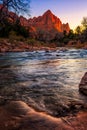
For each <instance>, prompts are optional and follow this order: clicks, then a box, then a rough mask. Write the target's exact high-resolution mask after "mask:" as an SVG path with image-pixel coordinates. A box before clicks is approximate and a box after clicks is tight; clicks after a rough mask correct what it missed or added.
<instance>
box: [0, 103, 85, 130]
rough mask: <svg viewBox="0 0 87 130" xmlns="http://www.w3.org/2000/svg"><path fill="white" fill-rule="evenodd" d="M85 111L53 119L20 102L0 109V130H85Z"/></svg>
mask: <svg viewBox="0 0 87 130" xmlns="http://www.w3.org/2000/svg"><path fill="white" fill-rule="evenodd" d="M86 125H87V111H83V112H79V113H78V114H77V115H75V116H67V117H61V118H54V117H52V116H49V115H47V114H46V113H42V112H36V111H35V110H34V109H32V108H31V107H29V106H28V105H27V104H26V103H24V102H22V101H11V102H10V103H8V104H6V105H4V106H1V107H0V130H79V129H80V130H86Z"/></svg>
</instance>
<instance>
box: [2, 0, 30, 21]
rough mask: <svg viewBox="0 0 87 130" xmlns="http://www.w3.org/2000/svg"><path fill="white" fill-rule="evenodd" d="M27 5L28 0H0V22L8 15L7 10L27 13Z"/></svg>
mask: <svg viewBox="0 0 87 130" xmlns="http://www.w3.org/2000/svg"><path fill="white" fill-rule="evenodd" d="M29 5H30V0H0V23H1V22H3V20H4V18H6V17H8V16H9V11H12V12H14V13H16V14H17V15H19V14H23V13H27V14H29Z"/></svg>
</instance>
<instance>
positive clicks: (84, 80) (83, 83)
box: [79, 72, 87, 95]
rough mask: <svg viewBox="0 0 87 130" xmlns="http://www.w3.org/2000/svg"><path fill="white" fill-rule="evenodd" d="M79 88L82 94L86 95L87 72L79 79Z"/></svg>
mask: <svg viewBox="0 0 87 130" xmlns="http://www.w3.org/2000/svg"><path fill="white" fill-rule="evenodd" d="M79 90H80V92H82V93H83V94H85V95H87V72H86V73H85V74H84V76H83V77H82V79H81V82H80V85H79Z"/></svg>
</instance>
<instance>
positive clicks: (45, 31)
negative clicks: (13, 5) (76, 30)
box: [20, 10, 70, 41]
mask: <svg viewBox="0 0 87 130" xmlns="http://www.w3.org/2000/svg"><path fill="white" fill-rule="evenodd" d="M20 22H21V25H23V26H25V27H27V28H29V31H30V35H31V37H33V38H34V37H35V38H36V37H37V39H39V40H45V41H50V40H52V39H55V37H56V35H58V33H59V34H60V33H62V32H63V31H66V32H67V33H68V32H69V31H70V27H69V24H68V23H66V24H63V23H62V22H61V20H60V19H59V18H58V17H56V16H55V15H54V14H53V13H52V12H51V11H50V10H47V11H46V12H45V13H44V14H43V15H42V16H39V17H33V18H30V19H28V20H27V19H26V18H24V17H23V16H21V17H20Z"/></svg>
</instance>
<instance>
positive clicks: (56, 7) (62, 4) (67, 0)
mask: <svg viewBox="0 0 87 130" xmlns="http://www.w3.org/2000/svg"><path fill="white" fill-rule="evenodd" d="M30 7H31V9H30V10H31V11H30V14H31V17H34V16H39V15H42V14H43V13H44V12H45V11H46V10H48V9H50V10H51V11H52V12H53V14H55V15H56V16H57V17H59V18H60V19H61V21H62V22H63V23H67V22H68V23H69V24H70V27H71V28H72V29H74V28H75V27H76V26H78V25H80V24H81V21H82V18H83V17H86V16H87V0H31V3H30Z"/></svg>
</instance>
